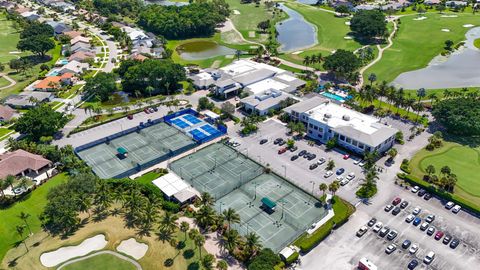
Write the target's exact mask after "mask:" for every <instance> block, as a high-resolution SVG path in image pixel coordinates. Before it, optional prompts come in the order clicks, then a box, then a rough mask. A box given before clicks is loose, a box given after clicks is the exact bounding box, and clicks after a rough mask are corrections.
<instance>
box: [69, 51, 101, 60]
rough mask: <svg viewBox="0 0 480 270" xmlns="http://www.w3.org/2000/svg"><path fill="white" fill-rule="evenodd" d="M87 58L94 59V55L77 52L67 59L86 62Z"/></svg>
mask: <svg viewBox="0 0 480 270" xmlns="http://www.w3.org/2000/svg"><path fill="white" fill-rule="evenodd" d="M88 58H95V54H93V53H91V52H84V51H78V52H76V53H74V54H72V55H70V57H68V61H72V60H86V59H88Z"/></svg>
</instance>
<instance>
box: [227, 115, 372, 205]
mask: <svg viewBox="0 0 480 270" xmlns="http://www.w3.org/2000/svg"><path fill="white" fill-rule="evenodd" d="M287 132H288V129H287V128H286V127H285V126H284V125H283V124H282V123H279V122H277V121H275V120H269V121H266V122H264V123H261V124H260V125H259V131H258V132H257V133H256V134H252V135H250V136H247V137H240V136H238V135H237V134H229V135H230V136H231V137H233V139H234V140H235V141H237V142H239V143H240V145H239V146H237V149H238V150H239V151H241V152H242V153H244V154H247V155H248V156H249V157H250V158H253V159H255V160H257V161H259V162H260V163H262V164H264V165H266V164H269V165H270V167H271V168H272V169H273V170H274V171H276V172H277V173H279V174H281V175H283V176H286V177H287V178H288V179H290V180H292V181H294V182H295V183H296V184H297V185H298V186H299V187H302V188H303V189H304V190H306V191H308V192H312V187H313V192H314V194H316V195H320V194H321V192H320V190H319V189H318V186H319V184H320V183H327V184H329V183H331V182H333V181H334V180H335V179H336V178H337V176H338V175H336V173H335V172H336V170H337V169H339V168H344V169H345V172H344V173H342V174H341V176H343V177H344V178H345V177H346V176H347V175H348V174H349V173H351V172H353V173H354V174H355V178H354V179H353V180H351V181H350V182H349V183H348V184H346V185H344V186H342V187H341V188H340V190H339V192H338V194H339V195H340V196H342V198H344V199H346V200H348V201H350V202H352V203H355V202H356V201H358V199H357V198H356V196H355V192H356V191H357V190H358V188H359V185H360V184H361V179H362V178H363V173H362V167H360V166H359V165H355V164H354V161H355V159H356V158H355V157H350V158H349V159H346V160H345V159H344V153H341V152H338V151H325V147H324V146H323V145H317V144H315V145H313V146H312V145H309V144H308V141H307V140H303V139H302V140H296V141H295V146H297V147H298V149H297V150H296V151H295V152H290V151H289V150H287V151H286V152H285V153H283V154H278V150H279V149H281V148H284V147H286V144H284V145H282V146H279V145H277V144H274V140H275V139H277V138H283V139H284V140H285V141H286V140H287V139H288V138H292V137H291V136H287ZM262 139H267V140H268V142H267V143H265V144H260V140H262ZM302 150H306V151H308V152H309V153H313V154H315V155H316V157H315V158H314V159H312V160H308V159H306V158H304V157H299V158H298V159H296V160H294V161H292V160H291V158H292V156H294V155H298V154H299V152H300V151H302ZM321 157H323V158H325V160H326V162H325V163H323V164H322V165H319V166H318V167H317V168H315V169H313V170H311V169H310V168H309V167H310V165H312V164H313V163H316V162H317V161H318V160H319V159H320V158H321ZM329 159H331V160H333V161H334V162H335V168H334V169H333V170H332V171H333V172H334V174H333V175H332V176H330V177H328V178H325V177H324V175H325V172H326V171H327V170H326V169H325V168H326V167H327V163H328V160H329ZM380 175H381V174H380Z"/></svg>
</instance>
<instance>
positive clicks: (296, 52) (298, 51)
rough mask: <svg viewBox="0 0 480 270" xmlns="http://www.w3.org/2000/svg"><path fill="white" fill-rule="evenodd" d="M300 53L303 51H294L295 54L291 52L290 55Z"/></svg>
mask: <svg viewBox="0 0 480 270" xmlns="http://www.w3.org/2000/svg"><path fill="white" fill-rule="evenodd" d="M302 52H303V51H296V52H293V53H292V54H295V55H297V54H301V53H302Z"/></svg>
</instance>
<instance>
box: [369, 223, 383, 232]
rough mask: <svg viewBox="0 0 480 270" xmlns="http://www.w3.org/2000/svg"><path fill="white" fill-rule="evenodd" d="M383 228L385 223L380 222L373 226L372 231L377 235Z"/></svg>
mask: <svg viewBox="0 0 480 270" xmlns="http://www.w3.org/2000/svg"><path fill="white" fill-rule="evenodd" d="M382 227H383V223H382V222H380V221H379V222H377V223H375V225H373V228H372V231H373V232H376V233H377V232H378V231H380V229H382Z"/></svg>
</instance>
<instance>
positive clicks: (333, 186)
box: [328, 180, 340, 196]
mask: <svg viewBox="0 0 480 270" xmlns="http://www.w3.org/2000/svg"><path fill="white" fill-rule="evenodd" d="M339 188H340V184H339V183H338V181H337V180H335V181H333V182H332V183H330V185H328V191H330V192H331V193H332V196H335V192H337V191H338V189H339Z"/></svg>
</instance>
